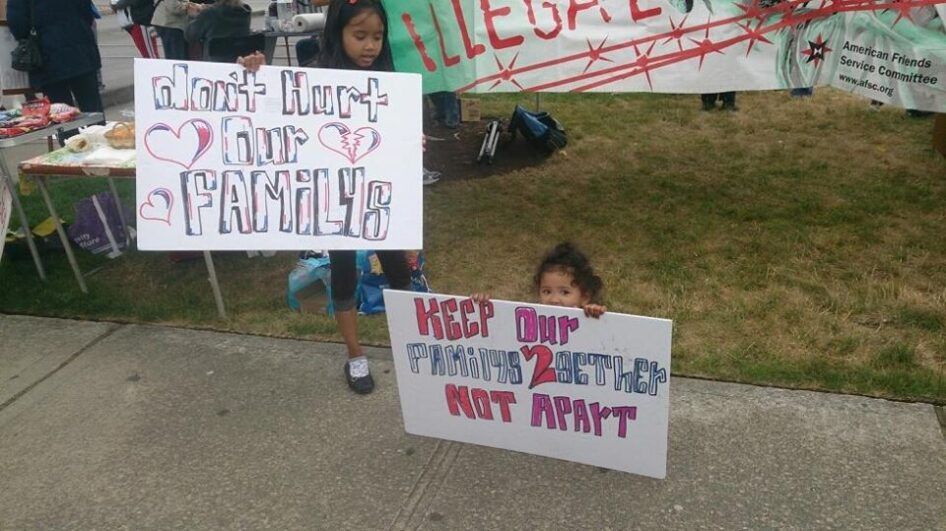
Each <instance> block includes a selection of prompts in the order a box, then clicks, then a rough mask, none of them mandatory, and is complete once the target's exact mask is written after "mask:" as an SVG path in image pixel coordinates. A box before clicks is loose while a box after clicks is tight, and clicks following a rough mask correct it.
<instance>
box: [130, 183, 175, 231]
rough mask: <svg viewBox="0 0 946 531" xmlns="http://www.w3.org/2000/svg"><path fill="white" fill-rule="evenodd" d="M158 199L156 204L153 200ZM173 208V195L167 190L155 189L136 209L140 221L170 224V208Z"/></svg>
mask: <svg viewBox="0 0 946 531" xmlns="http://www.w3.org/2000/svg"><path fill="white" fill-rule="evenodd" d="M155 198H158V202H157V204H155V201H154V199H155ZM173 206H174V194H172V193H171V191H170V190H168V189H167V188H156V189H154V190H151V193H149V194H148V200H147V201H145V202H144V203H141V207H139V208H138V216H139V217H141V219H149V220H151V221H160V222H162V223H167V224H168V225H170V224H171V207H173Z"/></svg>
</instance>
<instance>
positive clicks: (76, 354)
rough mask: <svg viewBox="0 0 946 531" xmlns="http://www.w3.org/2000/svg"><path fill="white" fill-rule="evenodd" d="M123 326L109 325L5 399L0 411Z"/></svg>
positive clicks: (0, 405)
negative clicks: (56, 365)
mask: <svg viewBox="0 0 946 531" xmlns="http://www.w3.org/2000/svg"><path fill="white" fill-rule="evenodd" d="M124 326H125V325H121V324H116V325H111V326H110V327H109V329H108V330H106V331H105V332H102V333H101V334H100V335H99V336H97V337H96V338H95V339H93V340H92V341H89V342H88V343H86V344H85V345H84V346H83V347H82V348H80V349H79V350H77V351H75V352H73V353H72V354H71V355H70V356H69V357H68V358H66V359H65V360H64V361H63V362H62V363H60V364H59V366H58V367H56V368H55V369H53V370H51V371H49V372H48V373H46V374H45V375H44V376H43V377H42V378H40V379H39V380H36V381H35V382H33V383H31V384H30V385H28V386H27V387H25V388H23V389H21V390H20V391H19V392H18V393H16V394H15V395H13V396H11V397H10V398H9V399H7V401H6V402H4V403H2V404H0V411H3V410H4V409H6V408H7V407H8V406H11V405H13V403H14V402H16V401H17V400H19V399H20V398H21V397H22V396H23V395H25V394H26V393H29V392H30V391H32V390H33V389H34V388H35V387H36V386H38V385H39V384H41V383H43V382H45V381H46V380H48V379H49V378H50V377H52V375H54V374H56V373H57V372H59V371H60V370H62V369H63V368H65V367H66V365H69V364H70V363H72V361H73V360H75V359H76V358H78V357H79V356H80V355H81V354H82V353H83V352H85V351H87V350H89V349H90V348H92V347H94V346H95V345H98V344H99V343H100V342H102V341H103V340H104V339H106V338H108V337H109V336H111V335H112V334H114V333H115V332H117V331H118V330H120V329H121V328H123V327H124Z"/></svg>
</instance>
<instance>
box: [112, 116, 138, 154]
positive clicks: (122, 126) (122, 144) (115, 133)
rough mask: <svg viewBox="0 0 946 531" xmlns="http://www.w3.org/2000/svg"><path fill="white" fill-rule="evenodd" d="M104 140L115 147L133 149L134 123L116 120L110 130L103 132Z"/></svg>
mask: <svg viewBox="0 0 946 531" xmlns="http://www.w3.org/2000/svg"><path fill="white" fill-rule="evenodd" d="M105 141H106V142H108V145H110V146H112V147H113V148H115V149H133V148H134V147H135V123H134V122H118V123H117V124H115V127H113V128H112V130H111V131H108V132H107V133H105Z"/></svg>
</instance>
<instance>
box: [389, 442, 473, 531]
mask: <svg viewBox="0 0 946 531" xmlns="http://www.w3.org/2000/svg"><path fill="white" fill-rule="evenodd" d="M461 448H462V445H461V444H460V443H455V442H451V441H445V440H440V441H437V446H436V447H435V448H434V451H433V453H432V454H431V455H430V459H428V460H427V464H426V465H425V466H424V470H423V471H422V472H421V474H420V476H419V477H418V478H417V481H416V482H414V486H413V488H412V489H411V493H410V495H408V497H407V501H406V502H405V503H404V504H403V505H402V506H401V508H400V509H399V510H398V512H397V514H396V515H395V516H394V521H393V522H391V525H390V526H388V529H389V530H391V531H405V530H407V529H417V528H419V527H420V524H421V523H422V522H423V518H424V516H425V512H426V510H427V508H428V507H429V506H430V503H431V501H432V500H430V499H427V492H428V491H430V490H432V489H433V490H435V491H436V488H437V487H439V486H440V485H441V484H442V483H443V481H444V480H445V479H446V478H447V476H448V475H449V474H450V469H451V468H453V464H454V463H455V462H456V460H457V456H458V455H460V449H461Z"/></svg>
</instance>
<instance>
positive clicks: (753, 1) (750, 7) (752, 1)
mask: <svg viewBox="0 0 946 531" xmlns="http://www.w3.org/2000/svg"><path fill="white" fill-rule="evenodd" d="M736 7H738V8H739V9H741V10H742V11H743V12H744V13H745V14H746V18H747V19H751V18H755V19H758V20H759V22H765V19H767V18H769V12H768V10H766V9H763V8H762V6H760V5H759V0H746V2H745V3H743V4H736Z"/></svg>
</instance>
